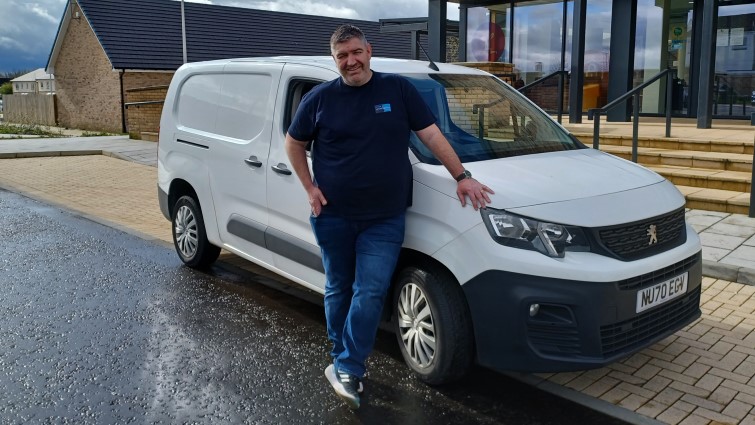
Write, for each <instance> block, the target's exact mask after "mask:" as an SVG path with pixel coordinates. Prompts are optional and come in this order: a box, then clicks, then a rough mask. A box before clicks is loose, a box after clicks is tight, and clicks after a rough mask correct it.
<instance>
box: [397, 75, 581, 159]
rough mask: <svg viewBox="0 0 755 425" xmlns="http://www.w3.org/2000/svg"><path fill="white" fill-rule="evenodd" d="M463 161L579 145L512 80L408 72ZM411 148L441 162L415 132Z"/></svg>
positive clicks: (423, 155) (410, 79)
mask: <svg viewBox="0 0 755 425" xmlns="http://www.w3.org/2000/svg"><path fill="white" fill-rule="evenodd" d="M404 76H405V77H407V78H408V79H409V81H411V82H412V84H414V86H415V87H417V90H418V91H419V93H420V95H421V96H422V98H423V99H424V101H425V102H426V103H427V104H428V106H429V107H430V109H431V110H432V112H433V114H434V115H435V117H436V124H437V125H438V128H440V130H441V131H442V132H443V135H444V136H445V137H446V138H447V139H448V141H449V142H450V143H451V146H452V147H453V148H454V150H455V151H456V153H457V154H458V155H459V158H460V159H461V161H462V162H474V161H484V160H488V159H495V158H505V157H512V156H519V155H529V154H538V153H545V152H554V151H562V150H571V149H580V148H583V147H584V145H582V144H581V143H579V142H577V141H576V140H575V139H573V138H572V137H570V136H569V135H568V134H567V133H566V132H565V131H563V129H562V128H561V127H559V126H558V125H557V124H556V123H555V122H554V121H553V120H552V119H551V118H550V117H548V116H547V115H545V114H543V113H542V112H541V111H540V110H539V109H537V108H535V107H533V106H532V105H531V104H530V103H529V102H528V101H526V100H525V99H524V98H523V97H522V96H521V95H520V94H519V93H518V92H516V91H515V90H514V89H513V88H511V86H509V85H508V84H506V83H503V82H502V81H500V80H498V79H496V78H492V77H488V76H482V75H458V74H448V75H445V74H429V75H428V74H407V75H404ZM410 148H411V149H412V151H413V152H414V154H415V155H416V156H417V158H418V159H419V160H420V161H422V162H426V163H431V164H439V162H438V160H437V159H436V158H435V157H434V156H433V154H432V153H431V152H430V150H429V149H427V147H426V146H425V145H424V144H423V143H422V142H420V141H419V139H417V137H416V135H414V133H412V137H411V142H410Z"/></svg>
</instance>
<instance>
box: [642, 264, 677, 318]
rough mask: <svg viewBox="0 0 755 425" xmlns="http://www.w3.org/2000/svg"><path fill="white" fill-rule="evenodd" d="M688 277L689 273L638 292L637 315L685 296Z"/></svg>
mask: <svg viewBox="0 0 755 425" xmlns="http://www.w3.org/2000/svg"><path fill="white" fill-rule="evenodd" d="M688 275H689V273H684V274H682V275H679V276H676V277H674V278H671V279H669V280H667V281H664V282H661V283H658V284H655V285H653V286H651V287H649V288H645V289H640V290H639V291H637V313H640V312H643V311H645V310H647V309H649V308H653V307H655V306H658V305H661V304H663V303H665V302H668V301H671V300H673V299H674V298H676V297H680V296H682V295H684V294H685V293H686V292H687V277H688Z"/></svg>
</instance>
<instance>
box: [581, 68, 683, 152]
mask: <svg viewBox="0 0 755 425" xmlns="http://www.w3.org/2000/svg"><path fill="white" fill-rule="evenodd" d="M675 73H676V70H675V69H671V68H668V69H664V70H663V71H661V72H659V73H658V74H656V75H655V76H653V77H652V78H650V79H649V80H647V81H645V82H644V83H642V84H640V85H639V86H637V87H635V88H633V89H632V90H629V91H628V92H626V93H624V94H623V95H621V96H619V97H618V98H616V99H615V100H613V101H612V102H610V103H609V104H607V105H605V106H603V107H602V108H593V109H590V110H588V111H587V119H588V120H593V122H594V124H593V135H592V147H593V148H595V149H598V148H599V147H600V115H601V114H603V113H605V112H607V111H608V110H609V109H611V108H613V107H615V106H617V105H619V104H621V103H623V102H625V101H626V100H627V99H629V98H630V97H632V98H633V100H632V162H637V134H638V132H639V121H640V93H641V92H642V90H644V89H645V88H646V87H647V86H649V85H651V84H653V83H654V82H656V81H658V80H660V79H661V78H663V77H664V76H665V77H666V137H671V93H672V92H671V90H672V88H673V87H672V83H673V81H674V74H675Z"/></svg>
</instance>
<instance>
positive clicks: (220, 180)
mask: <svg viewBox="0 0 755 425" xmlns="http://www.w3.org/2000/svg"><path fill="white" fill-rule="evenodd" d="M282 68H283V65H282V64H278V63H255V62H231V63H229V64H227V65H226V66H225V68H224V70H223V74H222V77H221V79H222V88H221V94H220V101H219V103H218V111H217V117H216V118H215V134H217V135H218V136H217V138H218V141H217V143H216V146H214V149H213V152H211V153H212V155H211V158H212V163H211V164H210V170H211V171H210V173H211V176H210V180H211V183H210V184H211V187H212V195H213V202H214V205H215V210H216V214H217V222H218V230H219V233H220V239H221V240H222V241H223V246H224V248H226V249H228V250H230V251H232V252H234V253H236V254H238V255H241V256H243V257H246V258H248V259H251V260H253V261H256V262H259V263H263V264H265V265H272V255H271V254H270V252H269V251H268V250H267V249H266V248H265V231H266V230H267V226H268V216H269V215H268V212H267V184H266V179H267V173H266V170H267V168H268V167H267V165H268V162H267V161H268V160H267V158H268V154H269V152H270V137H271V132H272V129H273V111H274V109H275V100H276V93H277V91H278V83H279V81H280V74H281V70H282Z"/></svg>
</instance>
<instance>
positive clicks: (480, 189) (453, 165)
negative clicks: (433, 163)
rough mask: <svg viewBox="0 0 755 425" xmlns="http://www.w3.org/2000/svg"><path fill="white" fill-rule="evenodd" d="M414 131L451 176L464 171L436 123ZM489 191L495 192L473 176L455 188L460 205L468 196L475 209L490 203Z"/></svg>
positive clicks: (465, 201)
mask: <svg viewBox="0 0 755 425" xmlns="http://www.w3.org/2000/svg"><path fill="white" fill-rule="evenodd" d="M415 133H416V134H417V137H419V140H421V141H422V143H424V144H425V146H427V148H428V149H430V151H431V152H432V153H433V155H435V157H436V158H438V160H439V161H440V162H441V163H442V164H443V165H444V166H445V167H446V169H447V170H448V172H449V173H451V176H452V177H454V178H455V177H456V176H458V175H460V174H461V173H463V172H464V166H463V165H462V164H461V161H460V160H459V157H458V156H457V155H456V152H454V150H453V148H452V147H451V145H450V144H449V143H448V140H446V137H445V136H443V133H441V131H440V129H439V128H438V126H437V125H435V124H431V125H430V126H428V127H426V128H424V129H422V130H419V131H416V132H415ZM489 193H490V194H493V193H495V192H493V190H492V189H490V188H489V187H487V186H485V185H484V184H482V183H480V182H478V181H477V180H475V179H473V178H466V179H463V180H462V181H460V182H459V185H458V187H457V188H456V195H457V196H458V197H459V201H461V206H462V207H463V206H465V205H466V204H467V200H466V198H467V197H469V201H470V203H471V204H472V206H473V207H474V209H475V210H477V209H478V208H483V207H485V205H486V204H489V203H490V196H488V194H489Z"/></svg>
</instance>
